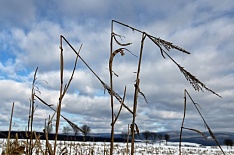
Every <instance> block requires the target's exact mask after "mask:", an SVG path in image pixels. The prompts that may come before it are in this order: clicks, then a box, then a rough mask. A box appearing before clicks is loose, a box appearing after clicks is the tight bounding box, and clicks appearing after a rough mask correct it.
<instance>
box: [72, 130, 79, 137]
mask: <svg viewBox="0 0 234 155" xmlns="http://www.w3.org/2000/svg"><path fill="white" fill-rule="evenodd" d="M73 131H74V134H75V136H76V135H77V134H78V133H79V132H80V130H79V129H78V128H73Z"/></svg>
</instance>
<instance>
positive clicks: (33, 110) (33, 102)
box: [28, 67, 38, 154]
mask: <svg viewBox="0 0 234 155" xmlns="http://www.w3.org/2000/svg"><path fill="white" fill-rule="evenodd" d="M37 71H38V67H37V68H36V70H35V72H34V76H33V82H32V91H31V99H30V101H31V112H30V116H29V117H30V141H29V150H28V151H29V154H32V150H33V146H32V145H33V116H34V112H35V106H34V104H35V99H34V96H35V87H36V85H35V84H36V80H37V77H36V76H37Z"/></svg>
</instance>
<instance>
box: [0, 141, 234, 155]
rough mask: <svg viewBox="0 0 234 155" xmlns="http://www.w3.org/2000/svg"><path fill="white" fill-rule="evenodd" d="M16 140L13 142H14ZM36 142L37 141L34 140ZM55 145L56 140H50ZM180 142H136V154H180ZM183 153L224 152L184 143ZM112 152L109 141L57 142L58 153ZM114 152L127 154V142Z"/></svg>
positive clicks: (99, 154) (37, 149) (37, 150)
mask: <svg viewBox="0 0 234 155" xmlns="http://www.w3.org/2000/svg"><path fill="white" fill-rule="evenodd" d="M14 141H15V140H12V141H11V143H12V144H14ZM25 142H26V140H18V143H19V144H20V145H21V146H23V144H24V143H25ZM34 142H35V141H34ZM6 143H7V139H0V152H1V153H2V151H3V150H4V148H6ZM45 143H46V141H44V140H40V141H38V142H36V143H35V148H34V150H33V155H36V154H43V153H42V151H41V149H42V150H43V151H44V152H45V150H46V147H45V146H46V144H45ZM50 144H51V145H53V144H54V141H50ZM178 145H179V143H176V142H168V144H167V145H165V143H161V144H160V143H154V144H146V143H142V142H136V143H135V154H136V155H142V154H144V155H149V154H157V155H178V154H179V147H178ZM182 145H183V147H182V154H194V155H200V154H203V155H218V154H222V152H221V151H220V149H219V148H218V147H214V146H198V144H196V143H182ZM130 147H131V145H130V143H129V145H128V154H130V149H131V148H130ZM222 148H223V150H224V151H225V153H226V154H227V155H228V154H234V150H231V149H230V148H229V149H227V147H226V146H222ZM109 152H110V143H109V142H106V143H105V142H77V141H58V143H57V154H61V153H64V154H74V155H75V154H80V155H84V154H85V155H104V154H106V155H108V154H109ZM113 154H116V155H126V154H127V143H115V144H114V151H113Z"/></svg>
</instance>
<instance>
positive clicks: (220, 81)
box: [0, 0, 234, 133]
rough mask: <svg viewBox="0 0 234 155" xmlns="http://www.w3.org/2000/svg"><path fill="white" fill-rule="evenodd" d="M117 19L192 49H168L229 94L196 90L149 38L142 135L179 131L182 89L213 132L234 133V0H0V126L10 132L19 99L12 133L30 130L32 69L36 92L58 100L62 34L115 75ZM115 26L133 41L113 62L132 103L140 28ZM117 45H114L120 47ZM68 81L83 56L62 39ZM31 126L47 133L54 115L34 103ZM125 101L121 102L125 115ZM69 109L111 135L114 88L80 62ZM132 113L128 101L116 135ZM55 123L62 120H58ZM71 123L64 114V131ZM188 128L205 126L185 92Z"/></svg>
mask: <svg viewBox="0 0 234 155" xmlns="http://www.w3.org/2000/svg"><path fill="white" fill-rule="evenodd" d="M112 20H116V21H119V22H121V23H124V24H126V25H129V26H132V27H134V28H136V29H139V30H141V31H144V32H146V33H147V34H150V35H152V36H155V37H157V38H161V39H164V40H166V41H169V42H172V43H173V44H174V45H177V46H179V47H181V48H183V49H186V50H187V51H189V52H190V53H191V54H189V55H188V54H184V53H182V52H180V51H177V50H174V49H172V50H171V51H170V52H168V54H169V55H170V56H171V57H172V58H173V59H174V60H175V61H176V62H177V63H178V64H179V65H181V66H182V67H184V68H185V69H186V70H187V71H189V72H190V73H192V74H193V75H194V76H196V78H198V79H199V80H200V81H201V82H202V83H204V84H205V85H206V87H207V88H209V89H211V90H213V91H214V92H216V93H217V94H219V95H220V96H222V98H220V97H218V96H216V95H214V94H212V93H211V92H209V91H207V90H206V89H203V90H204V91H203V92H202V91H195V90H194V89H193V87H192V85H190V83H189V81H187V80H186V78H185V77H184V75H183V74H182V73H181V72H180V70H179V69H178V67H177V66H176V65H175V64H174V63H173V61H171V60H170V59H169V58H168V57H166V58H163V57H162V55H161V53H160V49H159V48H158V47H157V46H156V45H155V44H154V43H153V42H152V41H151V40H150V39H149V38H146V39H145V42H144V49H143V56H142V63H141V71H140V77H139V78H140V86H139V87H140V91H141V92H142V93H144V95H145V97H146V99H147V101H148V103H146V102H145V100H144V97H143V96H142V95H139V96H138V106H137V115H136V124H137V126H138V128H139V130H140V132H143V131H146V130H149V131H152V132H159V131H179V130H180V127H181V123H182V118H183V111H184V90H185V89H186V90H187V91H188V92H189V94H190V95H191V97H192V99H193V100H194V101H195V102H196V103H197V104H198V105H199V110H200V112H201V113H202V115H203V117H204V118H205V120H206V122H207V123H208V125H209V127H210V128H211V130H212V131H216V132H218V131H225V132H226V131H228V132H233V131H234V130H233V129H234V122H233V118H234V114H233V111H234V106H233V101H234V82H233V80H234V52H233V49H234V44H233V40H234V2H233V1H232V0H223V1H222V2H221V1H219V0H203V1H199V0H191V1H186V0H177V1H170V0H164V1H159V0H147V1H140V0H139V1H134V0H129V1H124V0H119V1H109V0H99V1H92V0H74V1H67V0H61V1H59V2H58V1H55V0H51V1H45V0H41V1H31V0H25V1H24V3H22V2H21V1H17V0H11V1H5V0H0V23H1V24H0V105H1V108H0V111H1V112H0V127H1V128H0V130H8V128H9V124H10V116H11V109H12V103H13V102H14V104H15V107H14V113H13V126H12V130H19V131H24V130H25V129H26V127H27V122H28V113H29V107H30V97H31V91H32V82H33V76H34V73H35V70H36V68H37V67H38V71H37V74H36V76H37V79H36V84H35V85H36V87H35V88H36V92H35V93H36V95H38V96H39V97H40V98H42V99H43V100H44V101H46V102H47V103H48V104H53V108H56V106H57V104H58V102H59V90H60V48H59V47H60V35H63V36H64V37H65V38H66V39H67V40H68V41H69V42H70V43H71V45H72V46H73V47H74V48H75V49H76V50H77V51H78V50H79V48H80V46H81V44H82V48H81V51H80V56H81V57H82V58H83V59H84V60H85V61H86V62H87V64H88V65H89V66H90V67H91V68H92V69H93V71H94V72H95V73H96V74H97V75H98V76H99V77H100V78H101V80H102V81H104V82H105V83H106V84H108V85H110V82H109V70H108V68H109V58H110V39H111V21H112ZM113 31H114V33H116V34H118V35H120V36H121V37H117V39H118V41H119V42H121V43H132V44H131V45H129V46H126V47H125V48H127V49H128V50H129V51H130V52H128V51H127V50H125V51H124V52H125V55H124V56H121V55H120V54H117V55H116V56H115V57H114V60H113V72H114V73H115V74H117V75H118V76H115V75H114V74H113V89H114V90H115V91H116V92H117V93H118V94H119V95H120V96H121V97H123V95H124V87H125V86H126V98H125V104H126V105H127V106H128V107H129V108H130V109H132V108H133V96H134V84H135V80H136V73H135V72H136V71H137V65H138V59H139V52H140V46H141V37H142V34H141V33H139V32H137V31H132V29H129V28H128V27H125V26H123V25H120V24H118V23H114V24H113ZM118 48H119V46H118V45H117V43H116V42H113V50H116V49H118ZM63 52H64V85H65V84H67V83H68V80H69V78H70V76H71V73H72V70H73V67H74V62H75V57H76V55H75V53H74V52H73V51H72V50H71V49H70V48H69V47H68V46H67V45H66V43H65V42H63ZM35 106H36V110H35V113H34V122H33V127H34V130H35V131H42V130H43V128H44V122H45V119H47V120H48V117H49V115H50V116H53V114H54V112H53V111H52V110H51V109H49V108H48V107H47V106H45V105H44V104H42V103H41V102H40V101H39V100H38V99H36V100H35ZM119 108H120V104H119V102H118V101H117V100H114V113H115V115H117V113H118V110H119ZM61 113H62V115H63V116H65V117H66V118H68V119H69V120H70V121H72V122H73V123H75V124H77V125H78V126H82V125H84V124H87V125H89V126H90V127H91V131H92V132H95V133H97V132H106V133H108V132H110V129H111V126H110V124H111V106H110V95H109V94H108V92H107V91H104V88H103V86H102V84H101V83H100V81H99V80H98V79H97V78H96V77H95V76H94V74H93V73H92V72H91V71H90V70H89V69H88V68H87V67H86V66H85V65H84V63H83V62H82V61H81V60H78V63H77V66H76V70H75V74H74V76H73V79H72V82H71V85H70V87H69V89H68V91H67V93H66V95H65V97H64V99H63V102H62V109H61ZM131 122H132V115H131V114H130V113H129V112H128V111H127V110H126V109H125V108H123V109H122V110H121V113H120V116H119V118H118V120H117V122H116V124H115V132H116V133H121V132H126V131H127V128H128V124H131ZM52 124H53V125H55V117H54V118H53V123H52ZM65 126H69V124H68V123H67V122H66V121H65V120H63V119H62V118H61V122H60V129H59V131H60V132H62V129H63V127H65ZM184 126H185V127H187V128H194V129H197V130H200V131H206V128H205V127H204V123H203V121H202V119H201V117H200V116H199V114H198V112H197V111H196V109H195V107H194V105H193V103H192V102H191V100H190V99H189V98H188V96H187V111H186V118H185V124H184Z"/></svg>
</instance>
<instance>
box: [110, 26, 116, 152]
mask: <svg viewBox="0 0 234 155" xmlns="http://www.w3.org/2000/svg"><path fill="white" fill-rule="evenodd" d="M112 32H113V23H112V24H111V40H110V59H109V74H110V104H111V124H112V125H111V142H110V155H113V150H114V127H115V126H114V124H113V122H114V117H115V114H114V97H113V94H114V93H113V75H112V61H113V57H114V56H113V35H112Z"/></svg>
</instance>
